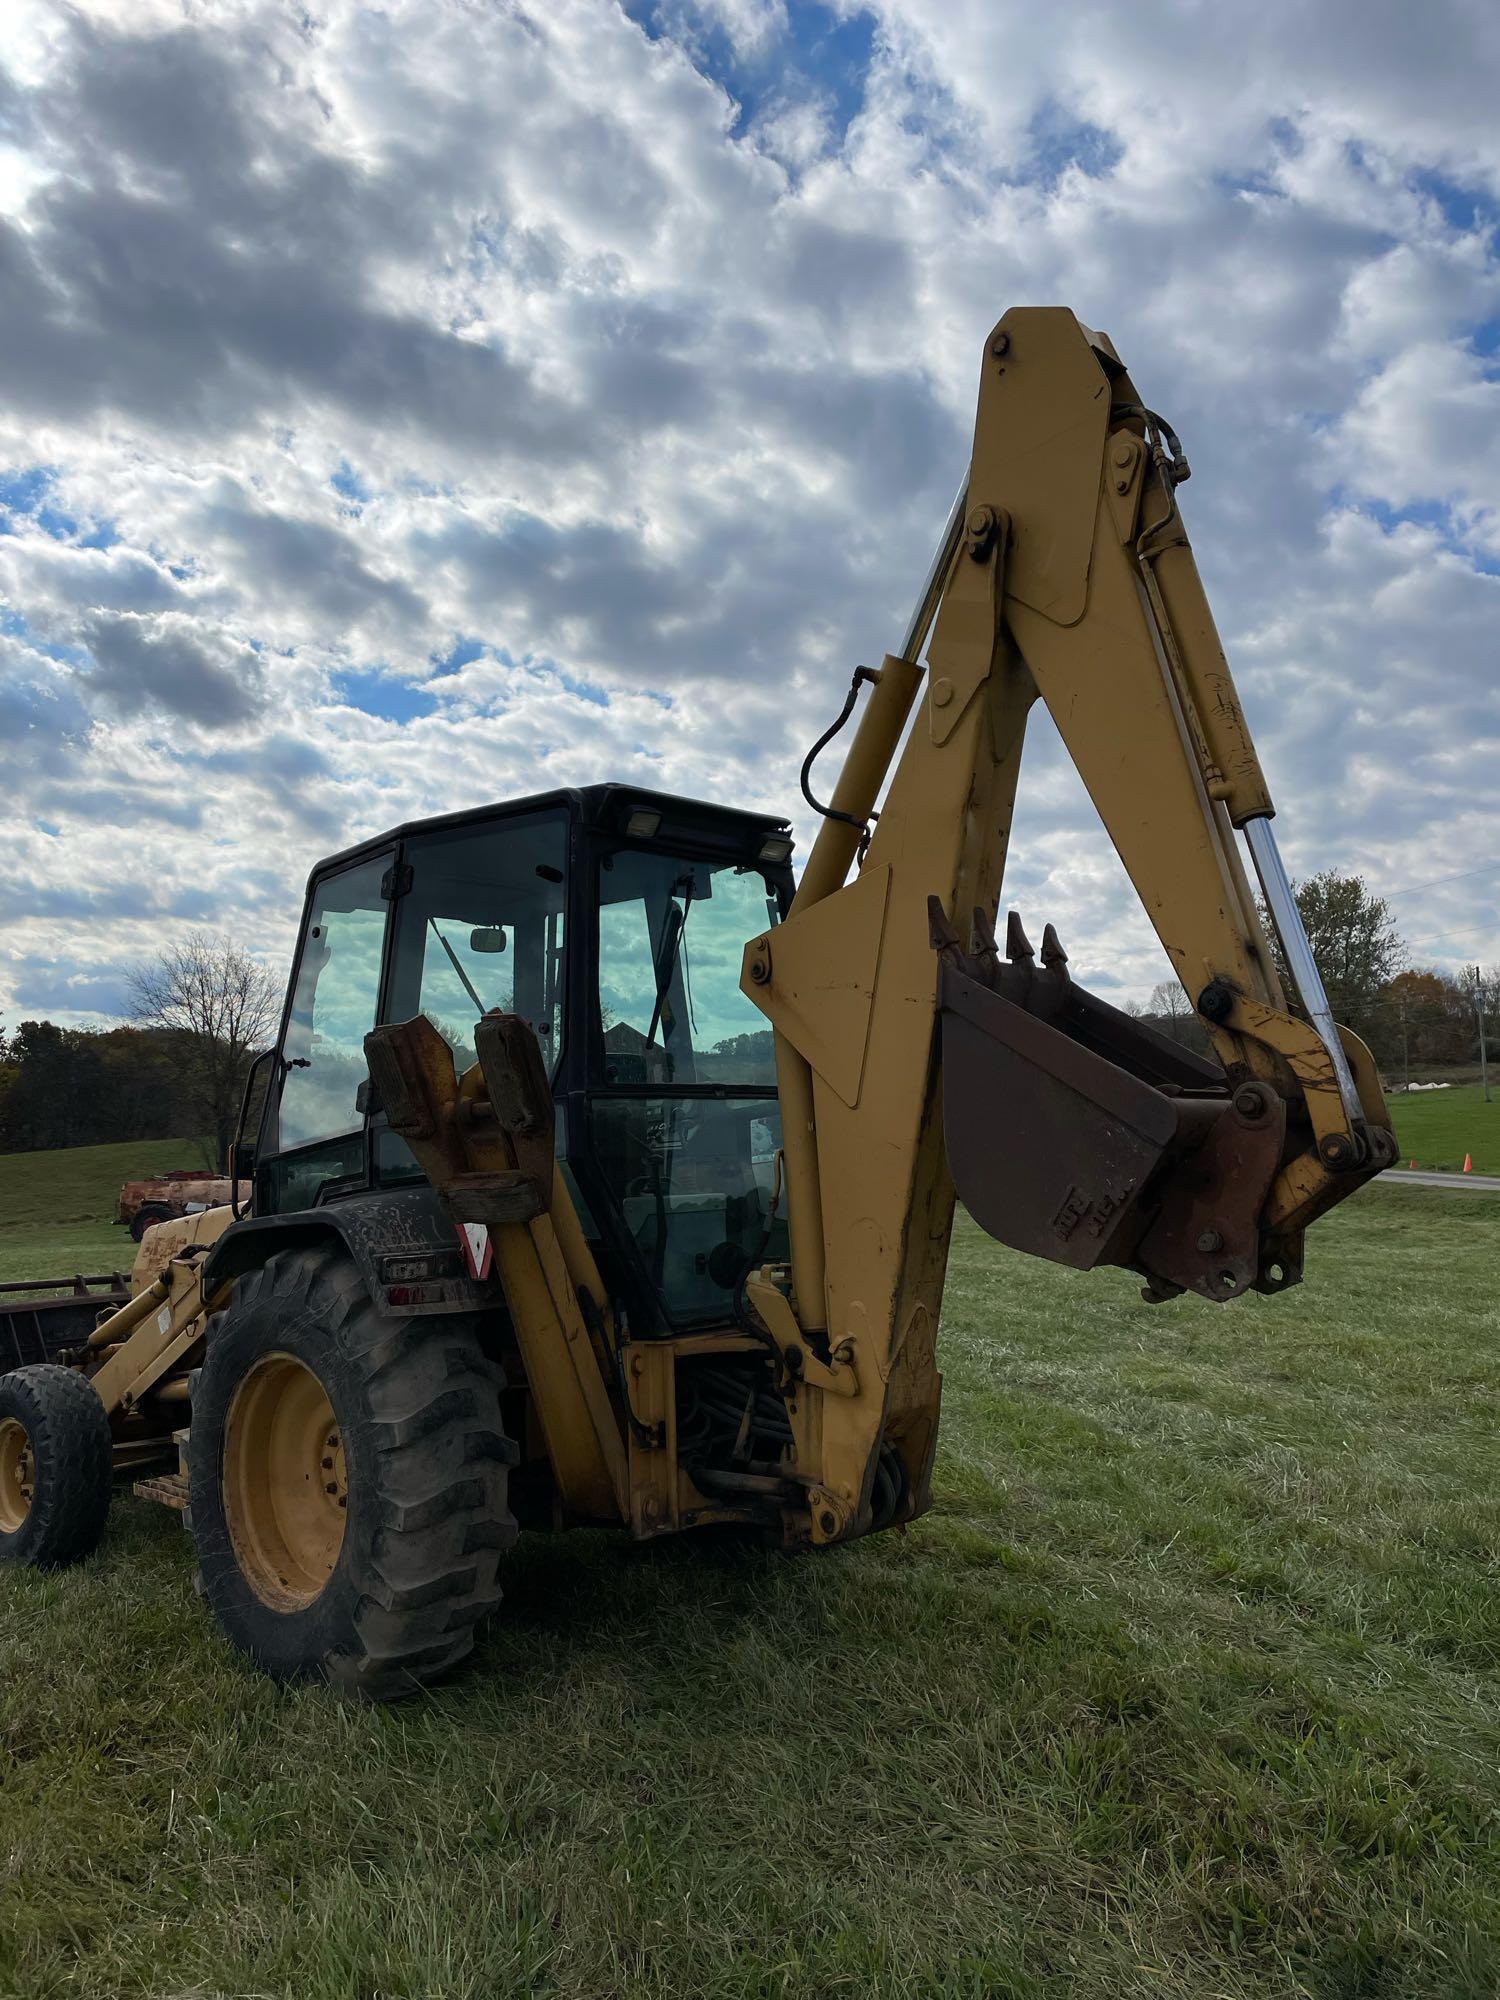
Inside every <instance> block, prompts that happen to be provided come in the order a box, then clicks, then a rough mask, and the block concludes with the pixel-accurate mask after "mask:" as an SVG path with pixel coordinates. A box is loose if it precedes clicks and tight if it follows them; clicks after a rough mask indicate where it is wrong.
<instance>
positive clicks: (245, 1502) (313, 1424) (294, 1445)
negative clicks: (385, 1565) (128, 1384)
mask: <svg viewBox="0 0 1500 2000" xmlns="http://www.w3.org/2000/svg"><path fill="white" fill-rule="evenodd" d="M348 1505H349V1479H348V1474H347V1472H346V1470H345V1465H344V1440H343V1437H342V1435H341V1433H340V1430H339V1425H338V1421H337V1419H336V1418H335V1416H334V1414H333V1405H332V1403H331V1402H330V1401H329V1400H328V1391H327V1390H326V1389H325V1388H324V1387H323V1384H322V1383H321V1382H320V1381H319V1380H318V1378H317V1376H316V1375H315V1374H314V1373H313V1371H312V1370H311V1369H310V1368H309V1367H307V1365H306V1364H305V1363H304V1362H301V1361H298V1360H297V1359H296V1357H295V1356H294V1355H291V1354H267V1355H264V1356H262V1358H261V1359H260V1360H259V1361H257V1362H256V1363H255V1366H254V1367H253V1368H252V1369H251V1370H250V1372H249V1374H248V1375H246V1377H245V1379H244V1380H243V1381H242V1382H241V1383H240V1386H239V1388H238V1389H237V1390H236V1391H235V1394H234V1401H233V1402H232V1403H231V1404H230V1406H229V1421H228V1423H227V1424H226V1426H225V1431H224V1511H225V1513H226V1515H227V1516H228V1521H229V1538H230V1541H231V1543H232V1545H233V1547H234V1553H235V1556H236V1557H237V1559H238V1561H239V1566H240V1569H241V1572H242V1573H243V1575H244V1577H245V1579H246V1581H247V1582H248V1583H249V1585H250V1587H251V1589H252V1590H253V1591H254V1592H255V1594H256V1596H257V1597H258V1598H260V1600H261V1602H262V1603H263V1604H267V1605H269V1606H270V1607H271V1609H272V1610H274V1611H300V1610H301V1609H302V1608H303V1606H304V1605H308V1604H311V1603H312V1602H313V1600H314V1599H315V1598H316V1597H318V1596H319V1595H320V1594H321V1593H322V1591H323V1590H324V1589H325V1588H326V1586H327V1583H328V1579H329V1578H330V1577H331V1576H332V1575H333V1572H334V1570H335V1568H336V1567H337V1565H338V1559H339V1552H340V1550H341V1549H342V1548H343V1546H344V1526H345V1523H346V1521H347V1520H348V1518H349V1516H348Z"/></svg>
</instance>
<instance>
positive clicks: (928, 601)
mask: <svg viewBox="0 0 1500 2000" xmlns="http://www.w3.org/2000/svg"><path fill="white" fill-rule="evenodd" d="M968 500H969V471H968V468H967V467H965V469H964V476H963V482H962V484H961V485H960V486H959V489H958V492H957V494H956V496H955V497H954V501H953V505H952V507H951V508H950V509H949V512H948V525H947V526H946V527H945V528H944V530H943V539H942V540H941V541H940V542H939V543H938V546H937V554H936V555H935V556H934V557H933V558H932V567H931V568H930V569H929V570H928V572H927V577H926V581H925V582H924V583H923V585H922V594H921V596H920V597H919V598H918V599H917V603H916V608H915V610H914V611H913V612H912V614H911V619H910V621H909V622H908V624H907V627H906V633H905V636H904V637H903V639H902V641H901V644H900V645H899V646H898V647H897V648H896V657H897V659H900V660H910V661H911V662H912V664H913V665H916V664H917V662H918V658H919V655H920V654H921V651H922V648H923V646H925V645H926V643H927V634H928V633H929V632H930V631H931V630H932V621H933V619H934V618H935V617H936V616H937V608H938V600H939V599H940V598H941V597H942V594H943V585H944V583H945V582H946V581H947V578H948V570H949V566H950V565H951V563H952V561H953V552H954V550H955V549H956V548H957V547H958V538H959V536H960V535H961V534H962V533H963V526H964V512H965V509H966V507H967V506H968Z"/></svg>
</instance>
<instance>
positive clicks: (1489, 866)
mask: <svg viewBox="0 0 1500 2000" xmlns="http://www.w3.org/2000/svg"><path fill="white" fill-rule="evenodd" d="M1497 868H1500V861H1482V862H1481V863H1480V864H1479V866H1478V867H1477V868H1460V869H1458V870H1456V871H1455V873H1453V874H1452V875H1434V876H1433V878H1432V880H1431V881H1430V882H1408V883H1407V885H1406V887H1405V888H1404V889H1384V890H1382V891H1381V894H1382V895H1383V896H1384V897H1385V900H1386V901H1387V902H1390V901H1391V899H1392V897H1395V896H1415V895H1416V893H1417V891H1418V890H1419V889H1436V888H1437V887H1438V886H1439V885H1440V884H1441V883H1444V882H1464V881H1467V880H1468V878H1469V876H1471V875H1489V874H1491V873H1493V871H1494V870H1495V869H1497Z"/></svg>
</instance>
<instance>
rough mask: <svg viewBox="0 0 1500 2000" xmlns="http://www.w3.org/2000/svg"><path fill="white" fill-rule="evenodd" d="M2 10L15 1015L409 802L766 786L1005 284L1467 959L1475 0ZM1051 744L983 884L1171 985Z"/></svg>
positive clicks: (266, 899)
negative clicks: (1116, 352) (1109, 400)
mask: <svg viewBox="0 0 1500 2000" xmlns="http://www.w3.org/2000/svg"><path fill="white" fill-rule="evenodd" d="M0 52H3V57H4V65H5V67H4V74H3V76H0V329H3V334H0V357H3V360H0V814H3V817H4V822H5V824H4V835H5V847H4V856H5V858H4V863H3V866H0V926H3V943H0V1016H3V1018H4V1019H5V1021H6V1022H7V1023H8V1024H9V1025H12V1026H13V1025H15V1024H16V1023H17V1022H18V1021H19V1020H20V1019H21V1018H23V1017H25V1016H31V1015H39V1014H49V1015H51V1016H53V1017H54V1018H59V1019H95V1018H101V1017H108V1016H111V1015H114V1014H116V1013H118V1012H119V1011H121V1010H123V1008H124V1005H125V990H124V978H123V974H124V969H125V968H126V967H127V966H128V965H129V964H130V963H131V962H132V961H134V960H136V959H138V958H140V957H141V956H143V955H145V954H149V953H150V952H151V951H152V950H153V949H154V948H155V947H156V945H158V944H159V943H160V942H161V941H162V940H163V939H164V938H165V937H168V936H170V935H171V934H172V933H173V932H174V931H176V930H178V929H180V928H187V927H191V926H194V925H204V924H207V925H211V926H213V927H215V928H219V927H222V928H225V929H228V930H229V931H231V932H232V933H233V934H234V935H235V936H236V937H238V938H239V939H241V940H242V941H243V942H245V943H247V944H249V945H250V946H251V947H252V948H254V949H255V950H257V951H260V952H263V953H264V954H265V955H266V956H267V957H268V958H269V959H272V960H274V961H276V962H277V963H278V965H279V964H280V963H281V962H282V961H283V960H284V956H285V953H286V950H287V948H288V943H289V934H290V931H291V929H292V926H293V923H294V920H295V915H296V908H297V904H298V901H299V898H300V894H301V887H302V882H303V878H304V876H305V873H306V870H307V867H308V865H309V863H310V862H311V861H312V860H313V859H315V858H316V857H317V856H318V855H319V854H320V853H323V852H326V851H328V850H330V849H332V848H335V847H338V846H341V845H343V844H345V843H346V842H348V841H350V840H352V839H355V838H357V837H359V836H361V835H363V834H366V833H370V832H374V831H377V830H378V829H379V828H380V827H381V826H383V825H388V824H391V823H393V822H395V821H397V820H400V819H402V818H405V817H408V816H411V815H413V814H417V813H423V812H429V811H440V810H447V809H452V808H456V807H460V806H468V805H473V804H476V803H479V802H481V801H484V800H487V799H492V798H502V797H504V796H506V795H507V794H512V793H515V792H518V791H530V790H536V789H540V788H543V787H546V786H551V785H557V784H563V783H572V782H578V781H584V780H588V779H591V778H599V777H606V776H618V777H623V778H626V779H631V780H635V781H638V782H641V783H648V784H652V785H656V786H662V787H666V788H670V789H675V790H681V791H686V792H690V793H697V794H701V795H703V796H706V797H710V798H718V799H732V800H739V801H744V802H747V803H754V804H756V805H762V806H774V807H777V808H779V809H781V810H785V811H791V810H792V808H793V806H794V804H795V802H796V789H797V788H796V768H797V764H798V762H799V760H800V757H801V753H802V750H803V748H804V747H805V745H806V743H807V741H808V740H809V739H810V737H811V736H812V735H814V734H815V733H817V731H818V730H819V729H820V728H821V727H822V725H823V723H824V722H825V721H826V720H827V719H828V718H829V717H830V716H831V713H832V712H833V710H834V709H835V708H836V707H837V705H838V702H839V700H840V698H841V696H842V693H843V690H844V687H845V686H846V685H847V680H848V674H849V670H850V668H851V667H852V666H853V665H854V664H855V663H857V662H859V661H865V660H868V661H876V660H878V659H879V657H880V655H881V653H882V652H883V651H885V650H886V649H887V647H889V646H890V645H892V644H893V643H894V641H895V640H896V638H897V637H898V636H899V630H900V626H901V624H902V622H903V620H904V615H905V613H906V611H907V610H908V608H909V600H910V598H911V597H912V595H913V593H914V591H915V588H916V586H917V585H918V583H919V582H920V580H921V576H922V573H923V571H924V569H925V567H926V563H927V560H928V557H929V554H930V551H931V546H932V544H933V542H934V540H935V538H936V535H937V532H938V530H939V528H940V526H941V522H942V519H943V516H944V514H945V512H946V509H947V505H948V502H949V500H950V498H951V496H952V492H953V488H954V486H955V484H956V482H957V479H958V477H959V475H960V473H961V471H962V469H963V464H964V461H965V457H966V451H967V433H968V431H969V428H970V425H971V421H972V410H973V398H974V393H975V388H976V383H977V371H978V363H979V356H980V351H981V345H982V342H983V339H984V336H985V334H986V332H987V331H988V329H989V328H990V326H991V325H992V324H993V322H994V321H995V319H997V318H998V317H999V315H1000V313H1001V312H1002V311H1003V310H1004V309H1005V308H1006V307H1007V306H1009V305H1012V304H1019V303H1051V302H1056V303H1062V304H1067V305H1071V306H1072V307H1073V308H1074V309H1075V310H1076V311H1077V312H1078V313H1079V315H1080V317H1082V318H1083V319H1085V320H1086V321H1088V322H1090V323H1092V324H1094V325H1098V326H1103V327H1105V328H1107V329H1108V330H1109V332H1110V333H1111V334H1112V335H1113V337H1114V339H1115V341H1116V344H1117V346H1118V347H1119V348H1120V351H1121V352H1122V354H1123V355H1124V356H1125V358H1126V360H1127V361H1128V362H1129V364H1130V366H1131V369H1132V372H1133V373H1134V375H1135V378H1136V381H1137V384H1138V386H1139V387H1140V388H1141V389H1142V391H1143V393H1144V394H1145V395H1146V396H1147V398H1148V400H1150V401H1151V402H1153V403H1154V404H1155V405H1156V406H1157V407H1158V408H1161V409H1163V410H1165V411H1166V412H1167V414H1168V415H1169V416H1170V417H1171V418H1172V420H1173V422H1174V423H1175V425H1176V427H1177V429H1178V430H1179V431H1180V432H1181V433H1182V436H1183V438H1184V441H1185V443H1186V445H1187V449H1188V452H1189V455H1190V457H1191V460H1192V464H1193V469H1194V477H1193V480H1192V483H1191V485H1190V486H1189V487H1188V488H1187V489H1186V490H1185V492H1184V496H1183V499H1184V506H1185V509H1186V511H1187V514H1188V519H1189V524H1190V526H1191V527H1192V530H1193V533H1194V539H1195V543H1196V545H1197V550H1198V556H1199V562H1200V566H1201V567H1202V569H1203V571H1204V573H1205V576H1206V579H1207V582H1208V586H1209V592H1210V596H1211V597H1212V599H1213V601H1214V604H1215V607H1216V610H1217V612H1218V616H1219V623H1220V625H1221V628H1222V629H1223V631H1224V634H1225V637H1226V641H1227V643H1228V646H1229V651H1230V655H1231V658H1232V659H1233V661H1234V662H1235V665H1236V670H1237V673H1238V675H1239V679H1240V683H1241V691H1242V694H1243V695H1244V698H1245V701H1246V706H1247V708H1248V710H1249V713H1250V717H1251V721H1252V725H1253V726H1254V728H1255V730H1256V732H1257V735H1258V738H1259V742H1260V746H1261V751H1262V755H1263V759H1264V761H1265V763H1266V765H1267V768H1268V771H1269V774H1270V777H1271V782H1272V786H1273V790H1274V791H1275V793H1276V796H1277V799H1278V803H1279V806H1280V814H1279V818H1278V830H1279V832H1280V833H1281V837H1282V841H1283V846H1284V849H1285V851H1286V853H1287V855H1288V859H1289V861H1290V864H1291V866H1292V867H1293V869H1294V871H1297V872H1306V871H1309V870H1311V869H1313V868H1316V867H1319V866H1325V865H1333V866H1337V867H1340V868H1345V869H1351V868H1352V869H1359V870H1362V871H1363V872H1364V873H1365V874H1366V875H1367V876H1368V877H1369V878H1370V880H1371V881H1372V882H1373V883H1374V884H1375V885H1376V886H1377V887H1379V888H1382V889H1384V890H1386V891H1388V892H1392V893H1393V894H1395V896H1396V900H1395V901H1394V903H1393V909H1394V910H1395V912H1396V913H1397V915H1398V916H1399V918H1400V920H1401V923H1402V926H1403V928H1404V930H1405V933H1406V935H1407V937H1408V938H1409V939H1410V940H1411V942H1412V945H1413V947H1414V956H1415V957H1416V958H1417V959H1419V960H1425V961H1431V962H1437V963H1441V964H1446V965H1450V966H1455V965H1458V964H1460V963H1462V962H1463V961H1464V960H1466V959H1472V958H1474V957H1480V958H1483V959H1485V960H1487V961H1490V960H1494V959H1497V958H1500V888H1497V870H1500V790H1497V772H1500V759H1497V752H1500V674H1497V669H1496V658H1497V647H1500V362H1497V350H1500V259H1497V247H1496V227H1497V223H1500V121H1497V120H1496V117H1495V104H1496V101H1497V92H1500V10H1497V9H1496V8H1495V7H1494V6H1493V4H1487V0H1473V3H1472V4H1462V0H1446V4H1442V0H1439V4H1428V5H1426V6H1424V7H1416V6H1411V5H1408V4H1404V0H1401V3H1400V4H1398V0H1321V4H1319V5H1317V6H1315V7H1309V6H1307V5H1306V4H1305V0H1256V4H1253V5H1251V4H1247V0H1229V4H1222V5H1215V6H1206V5H1203V4H1200V3H1199V0H1182V4H1170V0H1158V4H1142V5H1139V6H1136V5H1132V6H1123V5H1120V4H1118V0H1108V4H1098V5H1091V4H1076V5H1069V4H1059V5H1053V6H1047V7H1038V6H1036V5H1035V4H1029V5H1021V4H1019V0H875V4H869V5H865V4H858V0H832V3H831V4H826V5H825V4H819V0H629V3H628V4H626V5H617V4H614V0H536V4H530V5H521V4H506V0H392V3H391V4H389V5H386V6H384V7H375V6H361V5H356V4H352V0H296V4H285V5H283V4H278V3H277V0H186V3H185V4H184V0H173V4H165V0H113V4H99V3H98V0H81V3H80V4H73V5H62V4H54V0H7V5H6V6H5V8H4V10H3V25H0ZM1023 786H1024V791H1025V805H1024V808H1023V810H1022V812H1021V813H1020V814H1018V822H1017V834H1016V846H1015V849H1014V850H1013V853H1014V858H1013V861H1012V866H1011V873H1010V879H1009V882H1008V896H1009V899H1012V900H1015V901H1017V902H1018V903H1019V904H1020V905H1021V907H1022V908H1023V910H1024V912H1025V914H1026V916H1027V918H1028V920H1029V921H1031V922H1032V923H1033V924H1034V926H1035V927H1036V928H1039V927H1040V924H1041V921H1042V920H1043V919H1045V918H1047V917H1052V918H1054V919H1055V920H1056V921H1057V923H1058V925H1059V928H1060V929H1061V931H1062V934H1063V937H1064V939H1065V941H1066V942H1067V943H1068V944H1069V946H1070V948H1071V949H1072V951H1073V953H1074V966H1075V970H1076V971H1078V972H1079V973H1080V975H1081V976H1083V977H1084V978H1086V979H1087V980H1088V981H1089V983H1091V984H1094V985H1096V986H1100V987H1103V988H1107V989H1110V990H1112V991H1113V992H1114V993H1115V995H1116V997H1120V996H1121V995H1124V996H1132V995H1138V996H1140V997H1144V996H1145V994H1146V993H1147V992H1148V991H1149V989H1150V987H1151V985H1152V984H1153V983H1154V981H1155V980H1156V979H1158V978H1159V977H1160V976H1161V975H1162V972H1163V970H1164V967H1165V961H1164V960H1163V959H1162V958H1161V956H1160V954H1159V952H1158V951H1157V948H1156V946H1155V942H1154V939H1153V938H1152V937H1151V934H1150V932H1149V930H1148V929H1147V927H1146V926H1145V923H1144V920H1143V919H1142V918H1141V917H1140V915H1139V913H1138V911H1137V909H1136V907H1135V904H1134V899H1133V896H1132V894H1131V891H1130V889H1129V885H1128V883H1127V882H1126V881H1125V878H1124V876H1123V874H1122V873H1121V871H1120V870H1119V868H1118V866H1117V864H1116V863H1115V862H1114V860H1113V856H1112V854H1111V852H1110V850H1109V849H1108V846H1107V843H1105V842H1104V840H1103V837H1102V835H1101V834H1100V833H1099V831H1098V828H1097V825H1096V823H1095V822H1094V820H1093V817H1092V812H1091V809H1090V808H1089V806H1088V804H1087V801H1086V800H1085V799H1084V798H1083V796H1082V793H1081V791H1080V789H1079V788H1078V786H1077V784H1076V781H1075V780H1074V779H1073V778H1072V776H1071V773H1070V772H1069V771H1068V770H1067V768H1066V766H1065V765H1064V764H1063V762H1062V760H1061V759H1060V757H1059V755H1058V754H1057V749H1056V744H1055V739H1052V738H1051V737H1050V731H1049V729H1048V728H1047V727H1046V726H1045V725H1043V726H1039V727H1037V728H1036V729H1035V731H1034V737H1033V742H1032V746H1031V750H1030V752H1029V754H1028V769H1027V771H1026V773H1025V775H1024V778H1023ZM799 831H801V832H803V834H804V836H805V832H806V829H805V827H802V828H800V829H799ZM1439 878H1441V879H1439ZM1429 884H1430V885H1433V886H1430V887H1429V886H1425V885H1429Z"/></svg>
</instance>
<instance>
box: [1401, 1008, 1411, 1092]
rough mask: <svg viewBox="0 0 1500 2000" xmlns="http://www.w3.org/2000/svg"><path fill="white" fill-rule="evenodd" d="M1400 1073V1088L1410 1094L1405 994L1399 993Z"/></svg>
mask: <svg viewBox="0 0 1500 2000" xmlns="http://www.w3.org/2000/svg"><path fill="white" fill-rule="evenodd" d="M1401 1075H1402V1085H1401V1087H1402V1089H1403V1090H1404V1091H1405V1092H1406V1094H1407V1096H1408V1097H1409V1096H1410V1095H1411V1051H1410V1049H1409V1048H1408V1047H1407V1042H1406V995H1405V994H1404V993H1403V994H1402V995H1401Z"/></svg>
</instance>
